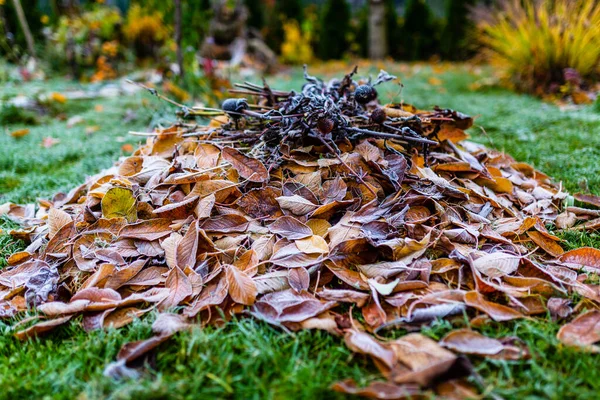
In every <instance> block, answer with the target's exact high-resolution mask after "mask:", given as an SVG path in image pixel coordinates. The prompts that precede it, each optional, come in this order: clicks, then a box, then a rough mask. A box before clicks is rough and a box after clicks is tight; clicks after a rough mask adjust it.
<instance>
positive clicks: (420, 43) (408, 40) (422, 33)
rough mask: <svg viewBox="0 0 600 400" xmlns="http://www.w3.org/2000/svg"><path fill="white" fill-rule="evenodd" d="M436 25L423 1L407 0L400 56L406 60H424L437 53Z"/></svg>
mask: <svg viewBox="0 0 600 400" xmlns="http://www.w3.org/2000/svg"><path fill="white" fill-rule="evenodd" d="M437 32H438V30H437V23H436V21H435V17H434V15H433V14H432V13H431V9H430V8H429V5H427V2H426V1H425V0H408V1H407V3H406V10H405V13H404V25H403V27H402V44H403V46H402V54H403V58H404V59H407V60H411V61H413V60H426V59H429V58H431V57H432V56H433V55H435V54H436V53H437V52H438V38H437Z"/></svg>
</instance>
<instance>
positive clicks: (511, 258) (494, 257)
mask: <svg viewBox="0 0 600 400" xmlns="http://www.w3.org/2000/svg"><path fill="white" fill-rule="evenodd" d="M520 261H521V258H520V257H519V256H515V255H513V254H509V253H504V252H501V251H497V252H494V253H489V254H486V255H484V256H483V257H479V258H478V259H476V260H475V261H473V263H472V265H473V268H475V269H476V270H478V271H479V272H481V273H482V274H484V275H487V276H489V277H490V278H499V277H502V276H505V275H510V274H512V273H513V272H515V271H516V270H517V269H518V268H519V263H520Z"/></svg>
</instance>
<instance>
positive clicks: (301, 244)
mask: <svg viewBox="0 0 600 400" xmlns="http://www.w3.org/2000/svg"><path fill="white" fill-rule="evenodd" d="M296 247H297V248H298V250H300V251H301V252H303V253H306V254H325V253H329V246H328V245H327V242H326V241H325V239H323V238H322V237H321V236H319V235H312V236H309V237H307V238H305V239H299V240H296Z"/></svg>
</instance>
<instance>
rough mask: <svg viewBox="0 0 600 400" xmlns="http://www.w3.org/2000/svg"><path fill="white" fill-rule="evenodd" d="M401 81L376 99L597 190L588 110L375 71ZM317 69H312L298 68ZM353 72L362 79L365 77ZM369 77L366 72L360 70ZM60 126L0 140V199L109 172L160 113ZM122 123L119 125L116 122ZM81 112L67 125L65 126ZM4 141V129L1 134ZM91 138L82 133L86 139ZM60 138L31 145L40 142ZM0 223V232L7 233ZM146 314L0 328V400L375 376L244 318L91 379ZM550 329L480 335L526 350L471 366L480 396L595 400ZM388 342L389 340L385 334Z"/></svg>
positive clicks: (250, 389)
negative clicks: (513, 338)
mask: <svg viewBox="0 0 600 400" xmlns="http://www.w3.org/2000/svg"><path fill="white" fill-rule="evenodd" d="M385 67H386V68H387V70H388V72H390V73H394V74H396V75H398V76H399V77H400V78H401V81H402V83H403V84H404V88H403V89H402V91H401V92H399V88H398V87H394V86H393V85H388V88H387V92H381V93H380V98H381V101H388V100H391V99H392V98H394V97H395V99H396V101H398V100H400V99H403V100H404V101H406V102H409V103H412V104H415V105H416V106H418V107H421V108H430V107H432V106H433V105H436V104H437V105H440V106H442V107H450V108H454V109H457V110H460V111H462V112H465V113H468V114H471V115H476V116H478V118H477V120H476V126H475V127H474V128H472V129H471V130H470V134H471V135H472V137H473V140H476V141H478V142H481V143H484V144H486V145H488V146H491V147H495V148H497V149H501V150H505V151H506V152H508V153H510V154H511V155H513V156H514V157H515V158H516V159H517V160H520V161H526V162H529V163H531V164H533V165H534V166H535V167H536V168H538V169H540V170H541V171H543V172H545V173H547V174H549V175H551V176H553V177H554V178H555V179H556V180H559V181H562V183H563V185H564V187H565V188H566V189H567V190H568V191H570V192H577V191H581V190H588V189H589V190H590V191H591V192H592V193H595V194H600V162H599V161H600V110H598V107H594V106H587V107H583V108H577V109H570V110H561V109H559V108H558V107H557V106H555V105H552V104H548V103H544V102H542V101H540V100H538V99H536V98H533V97H530V96H525V95H518V94H514V93H511V92H508V91H505V90H502V89H497V88H493V89H491V88H490V89H479V90H477V91H475V90H473V84H474V83H476V82H480V81H481V80H482V79H486V78H488V74H489V71H488V70H487V69H486V68H479V67H467V66H461V65H458V66H443V67H436V68H435V69H432V67H429V66H410V67H409V66H405V65H404V66H403V65H397V64H395V65H394V64H391V65H386V66H385ZM311 72H312V73H315V74H316V73H317V71H311ZM361 72H363V73H365V71H364V70H362V71H361ZM371 72H375V70H373V71H371ZM300 81H301V72H300V71H299V70H294V71H292V74H291V77H290V76H280V77H274V78H272V79H271V80H270V82H271V83H272V85H273V86H274V87H286V88H291V87H295V88H298V87H299V86H300V84H301V83H300ZM77 87H79V85H77V84H74V83H69V82H65V81H61V80H52V81H49V82H44V83H43V84H42V83H28V84H24V85H19V86H15V85H11V84H7V85H4V86H3V87H1V88H0V98H5V97H8V96H13V95H15V94H17V93H23V94H25V93H33V92H36V91H45V92H51V91H57V92H60V91H64V90H67V89H69V88H77ZM62 107H63V108H64V109H63V110H61V111H62V112H63V113H64V114H66V115H65V117H64V118H62V120H61V119H57V118H50V117H44V118H42V121H41V122H42V123H41V124H40V125H36V126H27V128H29V129H30V133H29V134H28V135H26V136H24V137H22V138H18V139H17V138H13V137H11V136H10V135H8V134H7V132H11V131H14V130H16V129H19V128H24V127H25V126H24V125H22V124H15V125H8V126H2V132H0V203H4V202H6V201H12V202H19V203H24V202H33V201H35V200H36V199H38V198H50V197H52V195H53V194H54V193H55V192H57V191H67V190H68V189H70V188H71V187H73V186H75V185H77V184H79V183H80V182H82V181H83V180H84V179H85V177H86V176H89V175H91V174H94V173H96V172H98V171H99V170H100V169H102V168H107V167H109V166H111V165H112V164H113V163H114V162H115V161H116V160H117V159H118V157H119V156H121V155H124V154H125V153H124V152H123V149H122V146H123V145H124V144H126V143H131V144H133V145H134V146H135V144H136V143H137V142H138V141H139V138H138V137H134V136H129V135H127V132H128V131H129V130H141V131H143V130H146V129H148V124H149V123H150V121H151V120H152V119H153V120H154V121H156V118H157V115H158V116H163V117H164V115H168V114H165V106H164V105H163V104H162V103H159V100H158V99H156V98H153V97H150V96H149V95H148V94H146V93H137V94H135V95H130V96H119V97H114V98H104V99H97V100H76V101H75V100H74V101H68V102H67V103H66V104H65V105H64V106H62ZM126 114H127V116H128V117H129V118H127V120H125V119H124V116H125V115H126ZM75 115H79V116H81V118H82V119H83V122H81V123H79V124H76V125H74V126H72V127H70V128H68V127H67V123H66V119H68V118H70V117H73V116H75ZM94 130H95V131H94ZM5 131H6V132H5ZM92 131H93V132H92ZM46 137H53V138H57V139H59V140H60V142H59V143H58V144H56V145H54V146H52V147H50V148H45V147H43V146H41V143H42V140H43V138H46ZM10 227H11V225H10V223H9V222H8V221H2V222H0V228H2V229H4V231H5V232H6V231H7V230H8V229H9V228H10ZM559 234H560V235H561V237H562V238H563V239H564V243H563V245H564V247H565V248H567V249H570V248H575V247H579V246H582V245H587V246H594V247H598V248H600V235H598V234H593V233H592V234H582V233H574V232H560V233H559ZM20 247H21V244H20V243H15V242H14V241H12V239H11V238H10V236H8V235H7V234H6V233H3V234H1V235H0V268H1V267H4V266H5V262H4V258H5V257H6V256H7V255H9V254H10V253H11V252H13V251H15V250H17V249H19V248H20ZM153 319H154V315H149V316H146V317H144V318H142V319H141V320H138V321H135V322H134V323H133V324H131V325H130V326H128V327H126V328H123V329H121V330H118V331H117V330H108V331H96V332H93V333H89V334H88V333H85V332H84V331H83V329H82V328H81V327H80V325H79V324H78V322H77V321H75V322H73V323H71V324H70V325H68V326H66V327H63V328H61V329H59V330H57V331H56V332H55V333H53V334H51V335H50V336H48V337H46V338H43V339H36V340H33V341H30V342H26V343H22V342H19V341H17V340H16V339H14V338H13V337H12V332H11V324H14V321H0V387H1V388H2V391H1V392H0V397H2V398H80V399H96V398H115V399H120V398H132V397H135V398H144V399H145V398H165V397H169V398H199V397H200V396H205V397H206V398H213V397H215V398H222V397H235V398H257V399H265V398H276V399H279V398H332V397H336V394H335V393H332V392H330V390H329V386H330V385H331V384H332V383H334V382H336V381H337V380H340V379H343V378H354V379H356V380H357V381H358V382H359V383H362V384H364V383H366V382H368V381H370V380H373V379H375V378H377V376H378V373H377V370H376V369H375V367H374V366H373V365H372V363H371V362H370V361H369V360H368V359H367V358H366V357H365V356H361V355H354V354H352V353H351V352H350V351H349V350H348V349H347V348H346V347H345V345H344V344H343V342H342V341H341V340H340V339H339V338H335V337H332V336H330V335H328V334H326V333H323V332H308V331H302V332H299V333H296V334H293V335H291V334H286V333H283V332H281V331H279V330H277V329H275V328H272V327H270V326H268V325H266V324H263V323H259V322H256V321H254V320H249V319H244V320H239V321H233V322H230V323H229V324H228V325H227V326H225V327H223V328H218V329H217V328H208V329H204V330H199V329H198V330H195V331H193V332H188V333H180V334H179V335H178V336H177V337H176V338H175V339H174V340H172V341H171V342H169V343H167V344H165V345H164V346H163V347H161V349H160V351H159V352H157V354H156V356H154V357H153V358H152V359H151V360H149V365H148V368H146V369H145V372H144V373H143V375H142V377H141V378H140V379H135V380H128V381H120V382H117V381H113V380H111V379H109V378H106V377H104V376H103V375H102V371H103V369H104V367H105V366H106V364H107V363H109V362H111V361H113V360H114V359H115V356H116V354H117V352H118V350H119V348H120V346H121V345H122V344H123V343H125V342H127V341H131V340H138V339H143V338H147V337H149V336H150V325H151V324H152V321H153ZM467 323H468V321H466V320H465V321H462V320H459V321H455V322H454V323H453V324H451V323H449V322H447V321H437V322H435V323H433V324H432V326H431V327H428V328H426V329H425V330H424V333H425V334H426V335H429V336H431V337H434V338H436V339H437V338H440V337H441V336H443V335H444V334H445V333H446V332H448V331H449V330H451V329H452V328H453V327H461V326H465V325H466V324H467ZM557 330H558V325H557V324H555V323H553V322H551V321H550V320H549V319H547V320H537V321H528V320H520V321H517V322H512V323H502V324H491V325H489V326H486V327H485V328H484V329H483V332H484V333H485V334H488V335H490V336H505V335H517V336H519V337H520V338H522V339H524V340H525V341H526V342H527V344H528V345H529V346H530V349H531V351H532V355H533V357H532V358H531V359H530V360H525V361H494V360H483V359H477V358H473V359H472V361H473V363H474V365H475V366H476V369H477V371H478V372H479V373H480V374H481V375H482V377H483V378H484V382H485V385H484V387H482V388H481V389H482V391H483V392H484V393H486V394H491V393H493V394H495V395H499V396H503V397H506V398H553V399H554V398H556V399H563V398H574V397H578V398H584V399H585V398H590V399H592V398H597V393H598V391H599V390H600V371H599V370H598V368H597V363H598V356H597V355H592V354H586V353H582V352H579V351H577V350H574V349H571V348H566V347H564V346H562V345H560V344H559V343H558V341H557V340H556V338H555V334H556V332H557ZM393 334H396V335H397V334H400V332H395V333H393Z"/></svg>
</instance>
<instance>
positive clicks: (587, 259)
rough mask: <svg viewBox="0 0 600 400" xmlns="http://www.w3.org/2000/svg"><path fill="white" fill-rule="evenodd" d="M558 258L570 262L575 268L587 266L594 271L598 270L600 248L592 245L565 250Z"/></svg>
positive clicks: (599, 268)
mask: <svg viewBox="0 0 600 400" xmlns="http://www.w3.org/2000/svg"><path fill="white" fill-rule="evenodd" d="M559 260H560V261H562V262H563V263H567V264H572V265H573V266H574V267H575V268H580V267H589V268H591V269H592V270H594V271H600V250H598V249H595V248H593V247H581V248H579V249H575V250H570V251H567V252H566V253H564V254H563V255H561V256H560V257H559Z"/></svg>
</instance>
